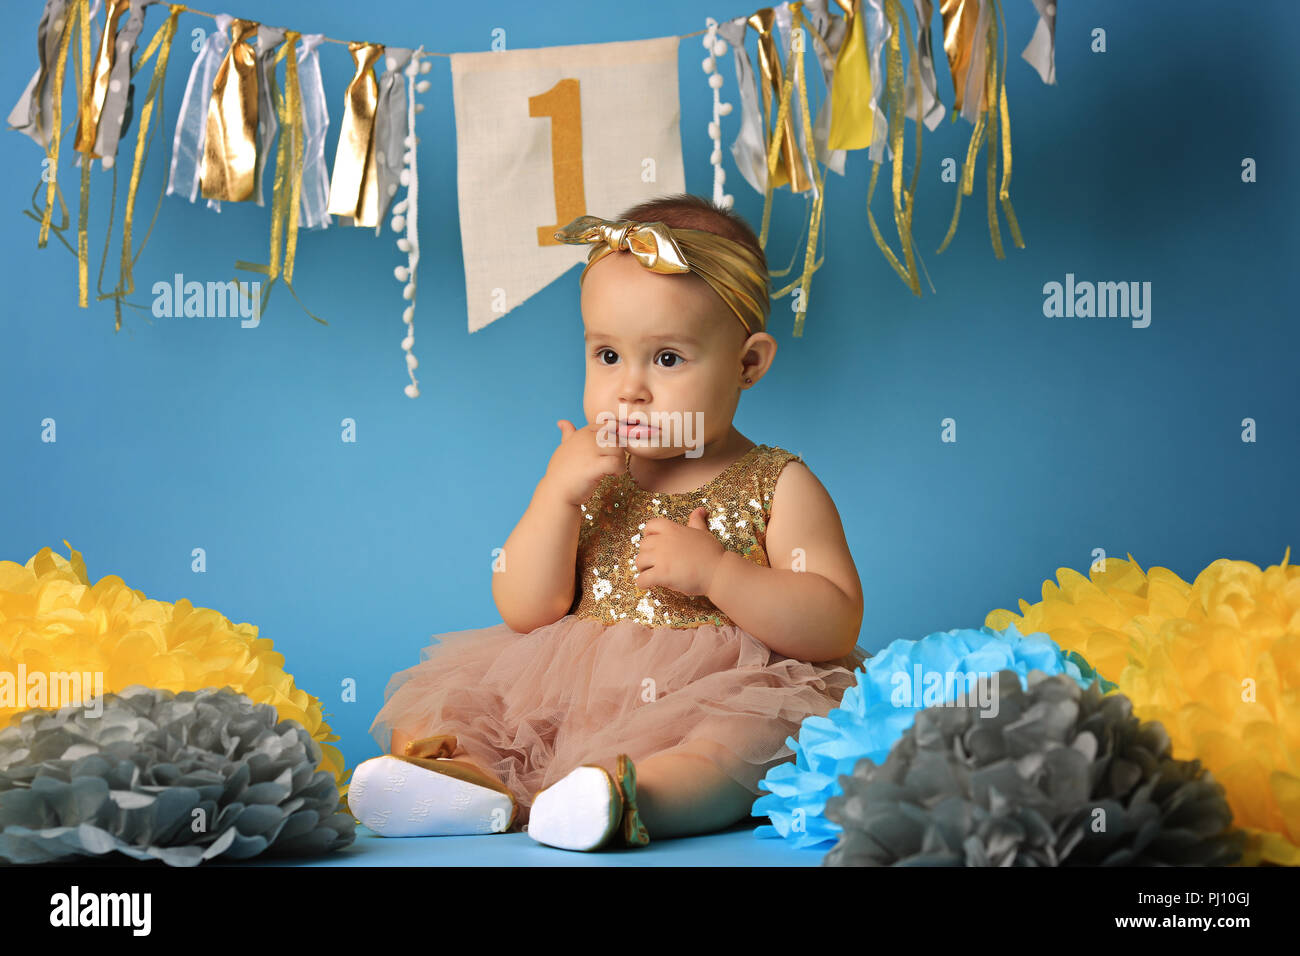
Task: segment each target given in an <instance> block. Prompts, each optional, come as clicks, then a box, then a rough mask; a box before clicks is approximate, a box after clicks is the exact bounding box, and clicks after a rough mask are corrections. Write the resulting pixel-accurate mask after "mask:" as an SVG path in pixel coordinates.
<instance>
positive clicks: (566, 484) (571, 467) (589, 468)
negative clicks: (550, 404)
mask: <svg viewBox="0 0 1300 956" xmlns="http://www.w3.org/2000/svg"><path fill="white" fill-rule="evenodd" d="M555 424H557V425H558V426H559V427H560V446H559V447H558V448H556V449H555V451H554V452H553V453H552V454H551V461H550V464H548V465H547V466H546V476H545V477H544V478H543V479H542V480H543V481H545V482H547V483H549V484H550V485H551V486H552V487H553V488H554V489H555V490H556V492H557V493H558V494H559V495H560V497H561V498H562V499H563V500H564V501H565V502H566V503H568V504H571V505H580V504H582V503H583V502H585V501H586V500H587V499H588V498H590V497H591V494H592V492H593V491H595V490H596V485H598V484H600V481H601V479H602V478H604V477H605V476H606V475H617V474H620V473H622V472H623V471H625V470H626V469H627V462H626V461H625V460H624V458H623V454H624V449H623V448H621V447H619V446H618V445H609V446H605V445H601V444H600V443H599V442H597V441H596V432H597V431H598V430H599V429H600V428H602V427H604V426H598V425H587V426H586V427H584V428H575V427H574V425H573V422H570V421H566V420H563V419H562V420H560V421H558V422H556V423H555Z"/></svg>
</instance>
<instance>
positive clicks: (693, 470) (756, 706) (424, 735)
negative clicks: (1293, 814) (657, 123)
mask: <svg viewBox="0 0 1300 956" xmlns="http://www.w3.org/2000/svg"><path fill="white" fill-rule="evenodd" d="M556 238H557V239H559V240H560V241H562V242H571V243H589V244H591V246H592V248H591V252H590V254H589V256H588V260H587V266H586V269H584V271H583V273H582V276H581V278H580V280H579V282H580V285H581V307H582V320H583V327H584V330H585V337H584V343H585V345H584V350H585V368H586V386H585V389H584V393H583V413H584V415H585V416H586V419H587V424H586V425H585V426H584V427H582V428H578V427H576V426H575V425H574V424H573V423H571V422H568V421H559V422H557V426H558V427H559V429H560V440H559V445H558V447H557V448H556V449H555V451H554V452H553V453H552V455H551V458H550V462H549V464H548V465H547V467H546V472H545V474H544V475H543V476H542V478H541V481H540V482H538V484H537V487H536V490H535V491H534V492H533V496H532V500H531V502H530V503H529V505H528V508H527V510H526V511H525V512H524V515H523V517H522V518H521V519H520V521H519V523H518V525H517V526H516V527H515V529H514V531H513V532H512V533H511V535H510V537H509V538H508V539H507V540H506V543H505V546H504V548H503V550H502V553H501V554H500V555H499V557H498V558H497V561H496V563H495V565H494V567H493V572H494V573H493V577H492V595H493V598H494V600H495V602H496V606H497V609H498V611H499V612H500V614H501V618H502V623H500V624H497V625H494V626H491V627H485V628H476V629H473V630H467V631H457V632H451V633H445V634H442V635H439V639H438V640H436V641H435V643H434V644H432V645H431V646H430V647H428V648H426V649H425V651H424V652H423V655H422V657H423V660H422V662H421V663H420V664H417V665H416V666H414V667H411V668H409V669H407V670H405V671H401V672H399V673H397V674H395V675H394V676H393V678H392V679H391V681H390V682H389V685H388V688H387V691H386V694H385V697H386V703H385V704H384V707H383V708H382V709H381V710H380V712H379V714H378V716H377V717H376V718H375V721H374V724H373V725H372V727H371V733H372V734H374V736H375V738H376V740H378V741H379V744H380V746H381V748H384V750H385V751H386V752H387V754H388V755H386V756H383V757H377V758H374V759H372V760H368V761H366V762H365V763H363V764H361V766H359V767H358V768H357V770H356V772H355V773H354V774H353V777H352V781H351V784H350V786H349V791H348V802H349V805H350V808H351V810H352V812H353V813H354V814H355V815H356V817H357V818H358V819H359V820H360V821H361V822H362V823H364V824H366V825H367V826H368V827H370V829H372V830H374V831H375V832H377V833H379V834H381V835H385V836H415V835H449V834H468V833H491V832H505V831H508V830H511V829H513V828H515V827H519V826H522V827H523V828H524V829H525V830H527V832H528V834H529V836H531V837H533V839H534V840H536V841H538V842H539V843H542V844H544V845H547V846H554V847H560V848H564V849H571V850H593V849H597V848H602V847H608V846H643V845H645V844H646V843H648V842H649V838H650V835H651V834H653V835H654V836H655V838H656V839H659V838H670V837H677V836H685V835H689V834H698V833H707V832H711V831H715V830H719V829H724V828H726V827H729V826H731V825H733V824H735V823H737V822H739V821H741V820H743V819H745V818H746V817H748V816H749V813H750V808H751V806H752V805H753V802H754V800H755V798H756V797H757V796H758V795H759V794H760V793H761V792H762V791H760V790H759V788H758V781H759V780H761V779H762V778H763V777H764V776H765V775H766V774H767V772H768V771H769V770H771V769H772V768H773V767H775V766H777V765H778V764H781V763H784V762H786V761H787V760H789V759H790V758H791V757H792V756H793V751H792V750H791V749H790V748H789V747H788V746H787V745H786V743H785V741H786V738H787V737H790V736H794V735H797V734H798V732H799V726H800V723H801V722H802V721H803V720H804V719H805V718H806V717H808V716H810V715H812V714H817V715H819V716H825V715H826V714H827V713H828V712H829V711H830V709H831V708H833V707H834V706H836V705H837V704H838V703H839V702H840V699H841V697H842V696H843V694H844V691H845V690H846V689H847V688H848V687H850V686H851V685H852V684H853V683H854V676H853V673H852V672H853V671H854V670H855V669H857V667H858V666H859V665H860V664H861V663H862V660H863V658H864V656H865V655H864V654H863V653H862V652H861V651H859V650H858V649H857V647H856V642H857V636H858V629H859V627H860V625H861V623H862V611H863V600H862V585H861V582H860V581H859V579H858V573H857V569H856V567H855V566H854V563H853V558H852V556H851V555H850V553H849V548H848V545H847V543H846V541H845V538H844V530H843V528H842V526H841V523H840V518H839V514H838V512H837V511H836V508H835V505H834V503H833V502H832V500H831V498H830V496H829V495H828V494H827V492H826V489H825V488H823V487H822V485H821V483H820V482H819V481H818V480H817V478H816V477H814V475H813V473H812V472H811V471H810V470H809V469H808V468H807V467H806V466H805V465H804V464H803V462H802V461H801V460H800V459H799V457H798V456H797V455H794V454H792V453H790V452H788V451H785V450H783V449H781V448H779V447H777V446H768V445H762V444H755V443H754V442H752V441H751V440H750V439H748V438H746V437H745V436H744V435H742V434H741V433H740V432H739V431H737V430H736V428H735V427H734V425H733V424H732V420H733V418H734V416H735V412H736V408H737V405H738V404H739V402H740V397H741V394H742V393H743V392H745V391H747V390H748V389H750V388H752V387H753V386H754V385H756V384H757V383H758V382H759V381H760V380H761V379H762V377H763V376H764V375H765V374H766V373H767V370H768V369H769V368H770V367H771V365H772V360H773V358H774V357H775V355H776V340H775V339H774V338H773V337H772V336H771V335H770V334H768V332H767V331H766V327H767V317H768V313H769V309H770V303H769V297H768V272H767V264H766V259H765V257H764V255H763V250H762V247H761V246H760V244H759V242H758V239H757V237H756V236H755V235H754V232H753V230H752V229H751V228H750V227H749V225H748V224H747V223H746V222H745V221H744V219H742V218H741V217H740V216H739V215H737V214H735V213H734V212H732V211H730V210H726V209H722V208H720V207H718V206H715V205H714V204H713V203H711V202H709V201H707V200H705V199H701V198H699V197H695V196H689V195H678V196H670V197H663V198H660V199H655V200H652V201H650V202H646V203H643V204H641V205H639V206H636V207H634V208H632V209H629V210H627V211H626V212H624V213H623V215H622V216H621V217H620V218H619V219H617V220H612V221H611V220H603V219H597V218H595V217H592V216H583V217H580V218H579V219H577V220H575V221H574V222H572V223H570V224H569V225H568V226H566V227H565V228H564V229H561V230H559V231H558V232H557V233H556Z"/></svg>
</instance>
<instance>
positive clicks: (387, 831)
mask: <svg viewBox="0 0 1300 956" xmlns="http://www.w3.org/2000/svg"><path fill="white" fill-rule="evenodd" d="M476 781H477V782H476ZM347 801H348V807H349V809H350V810H351V812H352V815H353V816H354V817H356V818H357V819H358V820H359V821H360V822H361V823H363V824H365V825H366V826H368V827H369V828H370V829H371V830H374V831H375V832H376V833H378V834H379V835H380V836H386V837H414V836H464V835H468V834H476V833H504V832H505V831H507V830H509V829H510V827H511V826H512V825H513V824H514V821H515V814H516V809H517V808H516V806H515V798H514V797H513V796H512V795H511V794H510V793H509V792H508V791H506V790H504V788H499V785H498V784H496V782H495V781H492V780H489V779H487V778H485V777H484V775H483V774H482V772H481V771H479V770H478V769H477V768H476V767H474V766H472V765H470V764H466V763H462V762H460V761H457V760H453V759H451V758H449V757H442V758H437V759H425V758H420V757H397V756H393V755H386V756H383V757H374V758H372V759H370V760H367V761H365V762H364V763H362V764H361V765H360V766H359V767H357V769H356V770H355V771H354V772H353V774H352V781H351V783H350V784H349V785H348V792H347Z"/></svg>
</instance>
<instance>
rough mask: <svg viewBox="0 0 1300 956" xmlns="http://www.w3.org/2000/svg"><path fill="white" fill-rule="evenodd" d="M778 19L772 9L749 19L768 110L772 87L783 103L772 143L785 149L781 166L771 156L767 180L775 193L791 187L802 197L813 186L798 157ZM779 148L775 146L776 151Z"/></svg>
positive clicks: (764, 102) (766, 9)
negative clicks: (755, 38)
mask: <svg viewBox="0 0 1300 956" xmlns="http://www.w3.org/2000/svg"><path fill="white" fill-rule="evenodd" d="M775 18H776V14H775V13H774V12H773V10H772V8H771V7H764V8H763V9H762V10H759V11H757V12H755V13H753V14H751V15H750V17H749V24H750V25H751V26H752V27H753V28H754V29H755V30H756V31H758V65H759V69H761V70H762V71H763V79H764V81H765V83H766V86H764V87H763V104H764V106H766V105H767V102H768V87H771V92H772V94H774V95H775V96H777V98H778V99H779V100H780V106H779V108H778V111H777V130H776V131H775V133H774V135H773V139H772V142H773V143H774V144H778V145H779V147H780V149H781V162H780V163H779V164H778V163H777V162H776V161H775V160H774V159H773V158H772V156H771V155H769V158H768V163H767V166H768V176H767V178H768V184H769V186H770V187H771V188H773V189H779V188H780V187H781V186H784V185H785V184H786V183H790V184H791V186H790V191H791V192H796V193H801V192H804V191H805V190H806V189H808V187H809V186H810V185H811V183H810V182H809V180H808V173H807V171H806V170H805V169H804V167H803V163H802V162H800V159H801V157H800V156H799V155H798V152H799V150H798V142H797V140H796V139H795V135H794V119H793V117H791V116H790V89H791V87H790V80H789V77H783V75H782V74H783V72H784V71H783V70H782V69H781V58H780V56H779V55H778V52H777V46H776V36H775V35H774V34H773V31H772V24H773V23H774V22H775ZM792 45H793V41H792ZM775 148H776V147H775V146H774V147H773V151H775Z"/></svg>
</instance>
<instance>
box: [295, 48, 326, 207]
mask: <svg viewBox="0 0 1300 956" xmlns="http://www.w3.org/2000/svg"><path fill="white" fill-rule="evenodd" d="M324 40H325V34H323V33H308V34H304V35H303V37H302V40H301V41H300V42H299V43H298V89H299V92H300V93H301V94H302V140H303V151H302V202H301V204H300V206H301V210H300V212H299V214H298V228H299V229H325V228H326V227H328V226H329V225H330V224H331V223H332V222H333V221H334V220H333V219H332V218H331V217H330V214H329V213H328V212H327V211H326V209H325V207H326V206H328V205H329V196H330V177H329V169H328V167H327V166H326V164H325V134H326V133H327V132H329V128H330V111H329V107H328V106H327V105H326V103H325V89H324V87H323V86H322V84H321V78H320V53H319V51H318V50H317V47H319V46H320V45H321V43H323V42H324Z"/></svg>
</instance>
